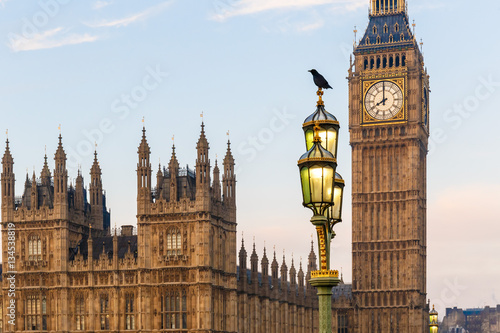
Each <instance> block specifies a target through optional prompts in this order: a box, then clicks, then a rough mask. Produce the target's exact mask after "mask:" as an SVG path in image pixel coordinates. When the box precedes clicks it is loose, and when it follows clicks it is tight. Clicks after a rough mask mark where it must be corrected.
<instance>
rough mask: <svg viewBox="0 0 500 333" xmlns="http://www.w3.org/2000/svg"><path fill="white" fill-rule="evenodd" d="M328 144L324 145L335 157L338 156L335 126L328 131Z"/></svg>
mask: <svg viewBox="0 0 500 333" xmlns="http://www.w3.org/2000/svg"><path fill="white" fill-rule="evenodd" d="M321 142H326V145H323V147H324V148H325V149H326V150H328V151H329V152H330V153H332V155H333V156H334V157H337V131H336V130H335V129H334V128H330V129H328V131H326V141H321Z"/></svg>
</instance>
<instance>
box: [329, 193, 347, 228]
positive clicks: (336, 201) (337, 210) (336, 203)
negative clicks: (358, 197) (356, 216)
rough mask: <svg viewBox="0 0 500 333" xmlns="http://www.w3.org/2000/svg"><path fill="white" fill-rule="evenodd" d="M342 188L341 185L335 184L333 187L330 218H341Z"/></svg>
mask: <svg viewBox="0 0 500 333" xmlns="http://www.w3.org/2000/svg"><path fill="white" fill-rule="evenodd" d="M343 190H344V189H343V188H342V187H341V186H337V185H336V186H335V189H334V191H333V206H332V209H331V216H330V218H332V219H334V220H340V219H341V216H340V214H341V208H342V191H343Z"/></svg>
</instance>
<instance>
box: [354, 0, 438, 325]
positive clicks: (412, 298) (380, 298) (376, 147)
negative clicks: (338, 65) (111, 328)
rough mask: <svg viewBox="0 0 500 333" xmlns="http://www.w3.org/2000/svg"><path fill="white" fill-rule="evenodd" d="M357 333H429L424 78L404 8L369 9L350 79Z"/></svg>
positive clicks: (392, 2)
mask: <svg viewBox="0 0 500 333" xmlns="http://www.w3.org/2000/svg"><path fill="white" fill-rule="evenodd" d="M348 80H349V130H350V138H351V146H352V205H353V207H352V220H353V225H352V243H353V244H352V249H353V299H354V305H355V316H354V318H355V321H356V322H355V327H354V328H355V332H358V333H364V332H398V333H417V332H418V333H420V332H425V331H427V332H428V322H429V317H428V314H429V309H428V305H427V304H426V233H427V230H426V197H427V194H426V156H427V147H428V136H429V77H428V75H427V71H426V69H425V67H424V59H423V55H422V53H421V51H420V49H419V46H418V43H417V41H416V39H415V36H414V34H413V32H412V30H411V28H410V24H409V19H408V15H407V11H406V1H405V0H389V1H381V0H372V1H371V12H370V21H369V24H368V27H367V29H366V31H365V33H364V36H363V37H362V39H361V40H360V42H359V44H357V45H355V48H354V62H352V60H351V68H350V69H349V76H348Z"/></svg>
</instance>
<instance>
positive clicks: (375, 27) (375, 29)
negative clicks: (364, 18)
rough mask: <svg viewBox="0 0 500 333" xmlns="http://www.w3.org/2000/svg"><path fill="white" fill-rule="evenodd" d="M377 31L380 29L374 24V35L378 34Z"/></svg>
mask: <svg viewBox="0 0 500 333" xmlns="http://www.w3.org/2000/svg"><path fill="white" fill-rule="evenodd" d="M377 31H378V29H377V26H376V25H374V26H373V34H374V35H376V34H377Z"/></svg>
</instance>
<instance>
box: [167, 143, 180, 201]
mask: <svg viewBox="0 0 500 333" xmlns="http://www.w3.org/2000/svg"><path fill="white" fill-rule="evenodd" d="M172 140H173V137H172ZM168 172H169V174H170V202H175V201H177V198H178V197H179V194H178V192H179V189H178V188H177V174H178V173H179V161H177V156H176V155H175V144H172V157H171V158H170V162H169V163H168Z"/></svg>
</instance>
